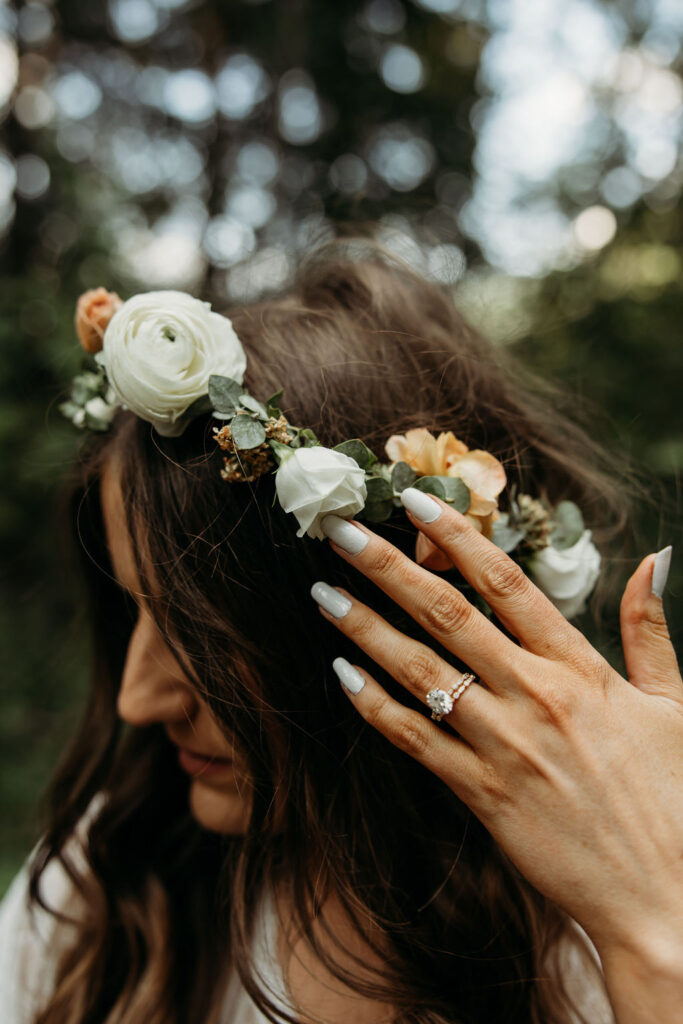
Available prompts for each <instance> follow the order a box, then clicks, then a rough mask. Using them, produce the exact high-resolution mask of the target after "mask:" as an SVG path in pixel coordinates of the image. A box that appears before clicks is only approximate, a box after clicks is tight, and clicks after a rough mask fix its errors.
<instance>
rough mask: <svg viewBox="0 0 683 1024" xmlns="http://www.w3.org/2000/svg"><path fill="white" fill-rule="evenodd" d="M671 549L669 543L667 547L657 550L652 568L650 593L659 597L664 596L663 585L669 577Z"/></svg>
mask: <svg viewBox="0 0 683 1024" xmlns="http://www.w3.org/2000/svg"><path fill="white" fill-rule="evenodd" d="M671 551H672V547H671V545H670V544H669V546H668V547H666V548H662V550H661V551H658V552H657V557H656V558H655V564H654V568H653V570H652V593H653V594H654V595H655V597H659V598H660V599H661V598H662V597H663V596H664V587H665V586H666V581H667V580H668V578H669V569H670V568H671Z"/></svg>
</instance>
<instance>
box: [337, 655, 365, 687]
mask: <svg viewBox="0 0 683 1024" xmlns="http://www.w3.org/2000/svg"><path fill="white" fill-rule="evenodd" d="M332 668H333V669H334V671H335V672H336V673H337V675H338V676H339V681H340V682H341V684H342V686H343V687H344V689H345V690H348V691H349V693H353V694H354V695H355V694H356V693H360V691H361V690H362V689H363V687H364V686H365V680H364V679H363V677H362V675H361V674H360V672H358V671H357V670H356V669H355V668H354V667H353V665H351V664H350V663H349V662H348V661H347V660H346V658H335V659H334V661H333V662H332Z"/></svg>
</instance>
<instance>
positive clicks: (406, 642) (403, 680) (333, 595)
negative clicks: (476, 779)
mask: <svg viewBox="0 0 683 1024" xmlns="http://www.w3.org/2000/svg"><path fill="white" fill-rule="evenodd" d="M311 596H312V597H313V598H314V600H316V601H317V602H318V606H319V608H320V611H321V614H322V615H324V616H325V618H326V619H328V621H330V622H331V623H332V624H333V625H335V626H336V627H337V628H338V629H339V630H340V631H341V632H342V633H344V634H345V636H348V637H349V638H350V639H351V640H353V642H354V643H355V644H357V645H358V646H359V647H360V648H362V650H364V651H365V652H366V654H368V655H369V656H370V657H371V658H372V659H373V661H376V662H377V664H378V665H380V666H381V667H382V668H383V669H384V670H385V671H386V672H388V673H389V675H390V676H392V677H393V678H394V679H395V680H396V681H397V682H398V683H400V684H401V685H402V686H404V687H405V688H406V689H407V690H408V691H409V692H410V693H412V694H413V695H414V696H415V697H417V698H418V699H419V700H420V701H421V702H422V703H423V704H427V694H428V693H429V691H430V690H433V689H439V690H444V691H446V692H449V691H453V690H454V689H456V691H457V688H458V685H459V683H460V681H461V679H462V673H461V672H458V671H457V669H454V668H453V667H452V666H451V665H449V664H448V663H447V662H445V661H444V660H443V658H440V657H439V655H438V654H436V652H435V651H433V650H431V649H430V648H429V647H427V646H426V645H425V644H422V643H420V642H419V641H418V640H414V639H412V638H411V637H407V636H405V634H404V633H401V632H400V630H398V629H395V628H394V627H393V626H391V625H390V624H389V623H388V622H387V621H386V619H383V618H382V616H381V615H378V614H377V612H375V611H373V610H372V609H371V608H369V607H368V606H367V605H364V604H362V603H361V602H360V601H356V600H355V599H354V598H352V597H351V595H350V594H349V593H348V592H347V591H345V590H342V589H341V588H338V587H330V586H329V585H328V584H327V583H323V582H318V583H314V584H313V586H312V587H311ZM461 699H464V700H465V703H466V705H467V707H466V708H463V710H462V713H461V705H460V700H461ZM500 717H501V707H500V698H498V697H496V696H495V694H493V693H491V691H490V690H487V689H486V688H485V687H484V686H483V685H481V684H480V685H474V686H470V687H469V688H468V689H467V690H466V691H465V692H464V693H463V695H462V698H458V699H456V700H455V701H454V704H453V710H452V711H451V712H450V713H449V714H447V715H445V716H444V721H445V722H448V724H449V725H450V726H451V727H452V728H454V729H456V730H457V732H458V733H459V734H460V735H461V736H462V737H463V738H464V739H466V740H467V742H468V743H469V744H471V746H472V747H474V748H475V749H476V750H478V751H480V752H481V753H484V752H485V750H486V749H487V748H489V747H490V746H491V745H492V743H494V742H495V736H496V734H497V732H498V730H497V727H496V726H497V723H498V721H499V719H500Z"/></svg>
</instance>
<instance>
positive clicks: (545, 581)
mask: <svg viewBox="0 0 683 1024" xmlns="http://www.w3.org/2000/svg"><path fill="white" fill-rule="evenodd" d="M600 561H601V559H600V552H599V551H598V549H597V548H596V546H595V544H593V541H592V540H591V531H590V530H584V532H583V534H582V535H581V537H579V539H578V540H577V542H576V544H573V545H572V547H570V548H565V549H564V550H563V551H560V550H558V549H557V548H554V547H552V546H550V547H547V548H542V549H541V550H540V551H537V552H536V554H535V555H534V556H533V557H532V558H531V559H530V560H529V570H530V572H531V575H532V577H533V579H534V582H535V583H536V584H537V586H538V587H540V589H541V590H542V591H543V593H544V594H546V595H547V596H548V597H549V598H550V600H551V601H552V602H553V604H554V605H556V606H557V607H558V608H559V610H560V611H561V612H562V614H563V615H565V616H566V617H567V618H568V619H571V618H573V616H574V615H578V614H579V612H582V611H583V610H584V608H585V607H586V598H587V597H588V595H589V594H590V593H591V591H592V590H593V587H594V586H595V583H596V581H597V578H598V576H599V575H600Z"/></svg>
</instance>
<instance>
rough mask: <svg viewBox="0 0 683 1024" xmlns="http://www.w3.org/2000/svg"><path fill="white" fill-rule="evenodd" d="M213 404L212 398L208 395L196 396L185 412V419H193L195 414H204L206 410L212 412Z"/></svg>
mask: <svg viewBox="0 0 683 1024" xmlns="http://www.w3.org/2000/svg"><path fill="white" fill-rule="evenodd" d="M212 409H213V405H212V404H211V399H210V398H209V396H208V394H207V395H200V396H199V398H195V400H194V402H192V404H191V405H188V407H187V409H186V410H185V412H184V413H183V419H186V420H191V419H194V417H195V416H202V415H203V414H204V413H205V412H211V410H212Z"/></svg>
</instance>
